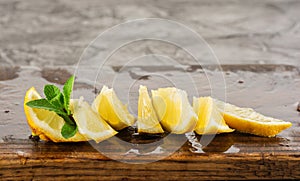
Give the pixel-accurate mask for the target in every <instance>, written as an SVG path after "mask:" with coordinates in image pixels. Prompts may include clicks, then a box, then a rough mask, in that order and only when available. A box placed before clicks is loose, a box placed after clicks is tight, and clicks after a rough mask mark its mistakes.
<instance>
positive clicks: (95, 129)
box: [70, 98, 117, 143]
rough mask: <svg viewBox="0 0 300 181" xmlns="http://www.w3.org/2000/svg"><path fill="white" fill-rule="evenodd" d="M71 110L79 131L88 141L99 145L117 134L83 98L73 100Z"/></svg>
mask: <svg viewBox="0 0 300 181" xmlns="http://www.w3.org/2000/svg"><path fill="white" fill-rule="evenodd" d="M70 109H71V112H72V113H73V117H74V120H75V122H76V124H77V126H78V131H79V132H80V133H81V134H82V135H84V136H85V137H87V138H88V139H93V140H95V141H96V142H97V143H98V142H101V141H103V140H105V139H108V138H110V137H112V136H114V135H115V134H117V132H116V131H115V130H113V129H112V128H111V127H110V126H109V125H108V124H107V123H106V122H105V121H104V120H103V119H102V118H101V117H100V116H99V115H98V114H97V113H96V112H94V110H93V109H92V108H91V106H90V105H89V104H88V103H87V102H85V101H83V98H81V99H80V100H72V101H71V106H70Z"/></svg>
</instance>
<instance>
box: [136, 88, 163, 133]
mask: <svg viewBox="0 0 300 181" xmlns="http://www.w3.org/2000/svg"><path fill="white" fill-rule="evenodd" d="M137 127H138V132H139V133H154V134H155V133H163V132H164V130H163V129H162V127H161V125H160V123H159V120H158V118H157V115H156V112H155V110H154V108H153V105H152V101H151V98H150V97H149V94H148V90H147V87H145V86H140V89H139V101H138V119H137Z"/></svg>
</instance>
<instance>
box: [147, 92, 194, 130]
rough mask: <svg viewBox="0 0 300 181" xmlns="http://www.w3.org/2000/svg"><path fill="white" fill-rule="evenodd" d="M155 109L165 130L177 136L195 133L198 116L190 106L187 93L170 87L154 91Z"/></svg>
mask: <svg viewBox="0 0 300 181" xmlns="http://www.w3.org/2000/svg"><path fill="white" fill-rule="evenodd" d="M152 100H153V106H154V109H155V110H156V112H157V115H158V118H159V120H160V121H161V124H162V126H163V128H164V129H165V130H167V131H168V132H171V133H175V134H183V133H187V132H190V131H193V129H194V127H195V125H196V122H197V115H196V113H195V112H194V111H193V108H192V106H191V105H190V103H189V101H188V98H187V93H186V92H185V91H183V90H180V89H177V88H174V87H168V88H159V89H157V90H152Z"/></svg>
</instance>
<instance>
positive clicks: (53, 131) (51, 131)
mask: <svg viewBox="0 0 300 181" xmlns="http://www.w3.org/2000/svg"><path fill="white" fill-rule="evenodd" d="M36 99H41V96H40V95H39V93H38V92H37V91H36V90H35V88H34V87H32V88H30V89H29V90H28V91H27V92H26V95H25V99H24V111H25V115H26V118H27V122H28V124H29V126H30V128H31V130H32V134H33V135H37V136H39V137H40V139H42V140H51V141H53V142H79V141H86V138H85V137H84V136H83V135H81V134H80V133H79V132H77V133H76V134H75V135H74V136H73V137H71V138H68V139H65V138H64V137H63V136H62V135H61V128H62V127H63V125H64V123H65V121H64V120H63V118H61V117H59V116H58V115H57V114H56V113H55V112H52V111H47V110H44V109H36V108H31V107H29V106H27V105H26V103H27V102H29V101H32V100H36Z"/></svg>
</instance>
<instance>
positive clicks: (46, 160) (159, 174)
mask: <svg viewBox="0 0 300 181" xmlns="http://www.w3.org/2000/svg"><path fill="white" fill-rule="evenodd" d="M13 142H14V143H11V144H7V143H6V144H0V165H1V167H0V175H1V179H3V180H5V179H13V180H16V179H20V180H23V179H26V180H27V179H28V180H32V179H33V180H44V179H53V180H55V179H63V180H73V179H82V180H86V179H100V180H108V179H109V180H127V179H128V180H149V179H151V180H162V179H163V180H165V179H168V180H178V179H180V180H211V179H226V178H230V179H262V178H272V179H292V178H299V175H300V167H299V162H300V153H291V154H287V153H278V152H273V153H271V152H270V153H267V152H253V153H232V154H225V153H224V154H220V153H205V154H193V153H191V152H189V151H188V144H185V145H184V146H183V147H182V148H181V149H179V150H178V151H177V152H175V153H174V154H173V155H171V156H169V157H167V158H165V159H164V160H160V161H158V162H154V163H149V164H126V163H121V162H117V161H112V160H110V159H108V158H107V157H105V156H103V155H102V154H101V153H99V152H97V151H96V150H94V149H93V148H92V147H91V146H90V145H89V144H87V143H77V144H54V143H44V142H39V143H38V144H35V143H33V142H31V141H28V140H14V141H13ZM219 144H221V142H219ZM21 150H23V151H21ZM130 159H134V160H139V159H140V158H139V157H138V156H131V157H130Z"/></svg>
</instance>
